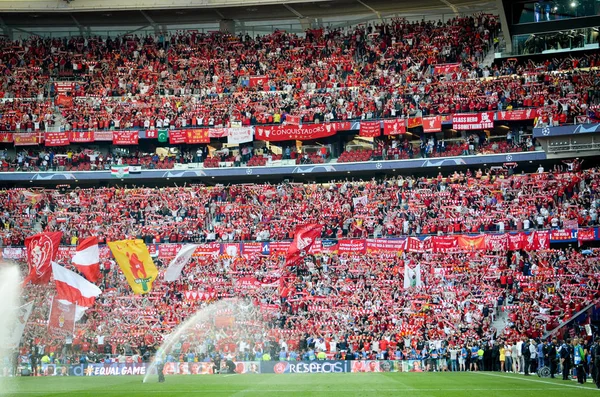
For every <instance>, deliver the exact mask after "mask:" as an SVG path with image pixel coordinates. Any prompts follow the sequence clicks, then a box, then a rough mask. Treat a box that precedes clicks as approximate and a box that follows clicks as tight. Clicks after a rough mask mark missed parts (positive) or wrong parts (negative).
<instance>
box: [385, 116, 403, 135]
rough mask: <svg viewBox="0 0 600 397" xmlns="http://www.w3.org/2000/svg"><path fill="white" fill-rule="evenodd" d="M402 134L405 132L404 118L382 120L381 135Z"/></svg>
mask: <svg viewBox="0 0 600 397" xmlns="http://www.w3.org/2000/svg"><path fill="white" fill-rule="evenodd" d="M402 134H406V120H405V119H394V120H383V135H402Z"/></svg>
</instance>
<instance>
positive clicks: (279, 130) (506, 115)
mask: <svg viewBox="0 0 600 397" xmlns="http://www.w3.org/2000/svg"><path fill="white" fill-rule="evenodd" d="M537 115H538V109H517V110H507V111H499V112H493V111H492V112H481V113H466V114H464V113H459V114H454V115H443V116H442V115H437V116H426V117H411V118H408V119H389V120H383V122H382V121H362V122H360V127H359V135H360V136H363V137H372V138H373V137H378V136H380V135H381V133H382V128H381V127H382V126H383V135H401V134H405V133H406V131H407V129H409V128H416V127H423V131H424V132H425V133H434V132H440V131H442V124H443V123H444V122H452V128H454V129H455V130H481V129H488V128H493V127H494V116H496V120H498V121H524V120H532V119H535V118H536V117H537ZM299 124H300V119H299V118H298V117H297V116H288V117H287V119H286V124H282V125H272V126H256V127H254V128H255V138H256V139H257V140H261V141H271V142H276V141H287V140H311V139H319V138H326V137H329V136H332V135H335V134H336V133H337V132H338V131H347V130H350V129H351V128H352V123H351V122H349V121H344V122H334V123H322V124H306V125H302V126H301V125H299ZM157 131H158V130H156V129H153V130H147V131H146V136H147V138H154V139H155V138H157ZM227 131H228V129H227V128H193V129H183V130H169V132H168V134H169V143H170V144H172V145H177V144H200V143H210V139H211V138H223V137H226V136H227ZM43 140H45V142H46V146H66V145H68V144H69V143H89V142H94V141H109V142H112V143H113V144H115V145H137V144H138V141H139V131H137V130H131V131H127V130H126V131H76V132H75V131H70V132H46V133H44V132H29V133H13V132H0V143H14V145H15V146H31V145H39V144H41V143H42V141H43Z"/></svg>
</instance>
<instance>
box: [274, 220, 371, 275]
mask: <svg viewBox="0 0 600 397" xmlns="http://www.w3.org/2000/svg"><path fill="white" fill-rule="evenodd" d="M322 229H323V225H319V224H316V223H309V224H307V225H302V226H298V227H297V228H296V232H295V233H294V241H292V244H291V245H290V246H289V248H288V250H287V253H286V254H285V265H286V266H293V265H294V264H295V263H296V262H298V261H299V260H300V259H301V257H302V255H303V254H304V253H306V252H308V250H309V249H310V247H311V246H312V245H313V244H314V243H315V240H316V239H317V238H318V237H319V236H320V235H321V230H322ZM363 243H364V241H363Z"/></svg>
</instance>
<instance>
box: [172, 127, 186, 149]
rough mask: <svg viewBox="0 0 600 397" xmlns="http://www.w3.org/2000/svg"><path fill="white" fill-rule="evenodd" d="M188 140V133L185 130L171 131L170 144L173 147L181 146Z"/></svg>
mask: <svg viewBox="0 0 600 397" xmlns="http://www.w3.org/2000/svg"><path fill="white" fill-rule="evenodd" d="M186 138H187V132H186V131H185V130H171V131H169V143H170V144H171V145H179V144H181V143H185V140H186Z"/></svg>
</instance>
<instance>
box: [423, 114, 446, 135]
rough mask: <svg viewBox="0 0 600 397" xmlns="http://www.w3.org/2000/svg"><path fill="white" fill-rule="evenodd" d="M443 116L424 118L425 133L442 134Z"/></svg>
mask: <svg viewBox="0 0 600 397" xmlns="http://www.w3.org/2000/svg"><path fill="white" fill-rule="evenodd" d="M441 130H442V116H433V117H423V132H440V131H441Z"/></svg>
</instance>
